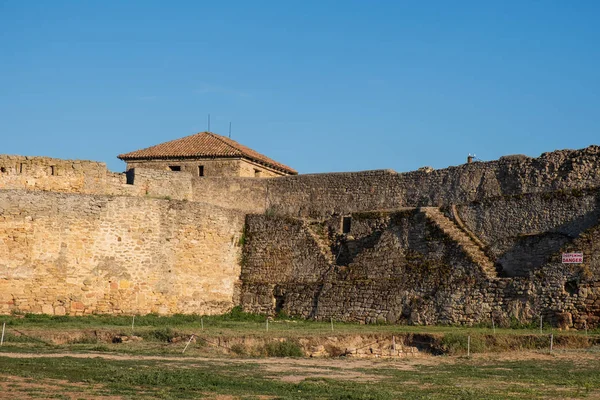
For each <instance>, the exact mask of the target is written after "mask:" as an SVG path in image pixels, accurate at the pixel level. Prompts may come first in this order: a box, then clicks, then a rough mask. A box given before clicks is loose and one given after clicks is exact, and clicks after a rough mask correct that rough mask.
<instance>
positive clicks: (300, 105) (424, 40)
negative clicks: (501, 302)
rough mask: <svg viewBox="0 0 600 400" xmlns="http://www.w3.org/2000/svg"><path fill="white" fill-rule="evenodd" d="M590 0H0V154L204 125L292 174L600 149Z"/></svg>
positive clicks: (122, 144)
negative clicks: (294, 171) (474, 156)
mask: <svg viewBox="0 0 600 400" xmlns="http://www.w3.org/2000/svg"><path fill="white" fill-rule="evenodd" d="M599 21H600V2H599V1H583V0H582V1H567V0H564V1H552V0H546V1H541V0H540V1H524V0H519V1H410V2H409V1H399V0H398V1H341V0H340V1H297V2H291V1H272V2H270V1H260V0H257V1H210V2H208V1H207V2H204V1H169V2H168V1H148V0H144V1H107V0H104V1H79V2H78V1H58V0H53V1H21V0H15V1H6V0H0V135H1V138H2V142H1V143H2V145H1V148H0V153H4V154H22V155H45V156H51V157H59V158H77V159H91V160H97V161H103V162H106V163H107V164H108V166H109V168H110V169H111V170H114V171H121V170H123V169H124V164H123V163H122V162H121V161H119V160H117V159H116V155H117V154H119V153H123V152H128V151H132V150H136V149H139V148H143V147H147V146H150V145H153V144H157V143H161V142H164V141H167V140H171V139H175V138H179V137H182V136H186V135H189V134H193V133H195V132H199V131H203V130H206V125H207V122H206V119H207V114H209V113H210V114H211V119H212V123H211V128H212V129H211V130H212V131H214V132H216V133H221V134H225V135H226V134H227V131H228V127H229V122H230V121H231V122H232V124H233V135H232V138H233V139H235V140H238V141H239V142H241V143H243V144H246V145H248V146H250V147H252V148H254V149H256V150H257V151H260V152H262V153H264V154H266V155H268V156H270V157H272V158H274V159H275V160H277V161H280V162H283V163H285V164H287V165H289V166H291V167H294V168H296V169H298V170H299V171H300V172H301V173H309V172H327V171H353V170H365V169H380V168H392V169H395V170H397V171H408V170H413V169H416V168H419V167H421V166H424V165H430V166H433V167H435V168H443V167H446V166H449V165H458V164H461V163H463V162H464V161H465V159H466V156H467V154H468V153H469V152H471V153H476V154H477V156H478V157H479V158H481V159H484V160H491V159H496V158H498V157H500V156H502V155H505V154H527V155H530V156H538V155H539V154H540V153H542V152H545V151H552V150H555V149H560V148H581V147H585V146H588V145H590V144H600V129H599V128H600V22H599Z"/></svg>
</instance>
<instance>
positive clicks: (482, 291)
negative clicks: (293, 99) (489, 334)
mask: <svg viewBox="0 0 600 400" xmlns="http://www.w3.org/2000/svg"><path fill="white" fill-rule="evenodd" d="M323 225H324V226H325V225H326V223H323ZM285 227H287V228H288V229H285ZM275 228H278V229H275ZM311 230H312V231H313V233H311V232H310V231H311ZM345 240H346V241H347V242H352V246H353V248H354V250H353V251H352V252H351V253H352V256H351V257H349V258H348V259H347V260H346V262H344V263H341V265H340V263H339V262H336V254H335V248H334V246H332V254H331V255H332V258H329V257H328V256H327V254H325V255H324V251H323V246H317V245H315V240H314V228H311V227H310V225H309V224H308V223H306V222H305V223H301V222H295V223H292V222H290V219H289V217H273V216H270V217H267V216H253V217H252V218H248V219H247V226H246V246H245V249H244V254H246V255H245V257H244V265H243V267H242V281H243V284H242V297H241V299H242V306H243V307H244V309H245V310H248V311H255V312H266V313H274V312H276V311H282V312H285V313H288V314H291V315H298V316H302V317H304V318H316V319H329V318H335V319H337V320H347V321H361V322H367V323H369V322H378V321H385V322H391V323H395V322H406V323H411V324H440V323H441V324H473V323H490V322H491V319H492V318H493V319H494V321H495V322H496V324H498V325H509V324H510V323H511V321H513V320H518V321H521V322H531V321H534V320H536V319H539V316H542V317H543V318H544V320H545V321H546V322H547V323H552V324H558V323H559V320H561V319H564V316H565V315H568V317H569V321H571V322H570V323H569V325H570V326H574V327H576V328H582V327H583V326H584V324H587V325H588V326H589V327H592V326H597V325H598V322H599V317H600V300H599V299H600V278H599V277H600V245H598V243H600V225H595V226H593V227H591V228H590V229H588V230H586V231H585V232H583V233H581V235H579V236H578V237H577V239H575V240H571V241H570V242H568V243H567V244H565V246H563V247H562V248H560V249H558V251H556V252H555V253H554V254H552V255H550V256H549V262H548V263H546V264H544V265H543V266H539V267H538V268H536V269H533V270H531V271H530V274H529V275H528V276H526V277H517V278H498V277H490V276H488V275H486V274H485V273H484V271H483V269H482V268H481V266H479V265H477V264H476V263H474V262H473V261H472V260H471V258H470V257H469V256H468V254H467V252H466V251H465V249H464V248H462V247H461V245H460V243H458V242H456V241H454V240H453V239H452V238H451V237H450V236H449V235H448V234H447V233H446V232H445V231H444V230H443V229H441V228H440V227H439V226H437V225H436V224H434V223H432V222H431V221H430V220H429V219H428V218H426V216H425V214H424V213H423V212H422V211H421V210H419V209H405V210H401V211H397V212H387V213H386V212H373V213H360V214H354V215H353V216H352V229H351V231H350V232H349V233H348V234H347V235H346V239H345ZM331 243H333V241H331ZM269 246H271V248H270V247H269ZM269 248H270V250H269ZM573 249H577V250H578V251H583V252H584V254H585V263H584V264H582V265H564V264H562V263H561V260H560V254H561V252H562V251H570V250H573ZM307 251H308V253H307ZM314 260H318V261H317V262H315V261H314ZM290 266H294V267H293V268H290Z"/></svg>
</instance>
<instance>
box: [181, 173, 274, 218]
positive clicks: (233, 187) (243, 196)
mask: <svg viewBox="0 0 600 400" xmlns="http://www.w3.org/2000/svg"><path fill="white" fill-rule="evenodd" d="M277 179H280V178H277ZM269 180H270V179H256V178H229V177H220V178H210V177H204V178H198V177H195V178H193V179H192V191H193V199H194V201H198V202H202V203H207V204H214V205H217V206H220V207H225V208H231V209H235V210H242V211H245V212H248V213H263V212H265V211H266V209H267V183H266V182H267V181H269Z"/></svg>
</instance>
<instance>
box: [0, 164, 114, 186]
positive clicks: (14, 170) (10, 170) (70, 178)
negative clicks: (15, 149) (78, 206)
mask: <svg viewBox="0 0 600 400" xmlns="http://www.w3.org/2000/svg"><path fill="white" fill-rule="evenodd" d="M106 173H107V171H106V165H105V164H104V163H99V162H94V161H81V160H59V159H56V158H47V157H24V156H6V155H0V189H27V190H49V191H55V192H67V193H102V192H104V190H105V186H106Z"/></svg>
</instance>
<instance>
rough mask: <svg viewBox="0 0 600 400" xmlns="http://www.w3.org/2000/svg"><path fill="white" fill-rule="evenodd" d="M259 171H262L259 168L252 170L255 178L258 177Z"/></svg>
mask: <svg viewBox="0 0 600 400" xmlns="http://www.w3.org/2000/svg"><path fill="white" fill-rule="evenodd" d="M261 172H262V171H261V170H260V169H255V170H254V177H255V178H260V175H261Z"/></svg>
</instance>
